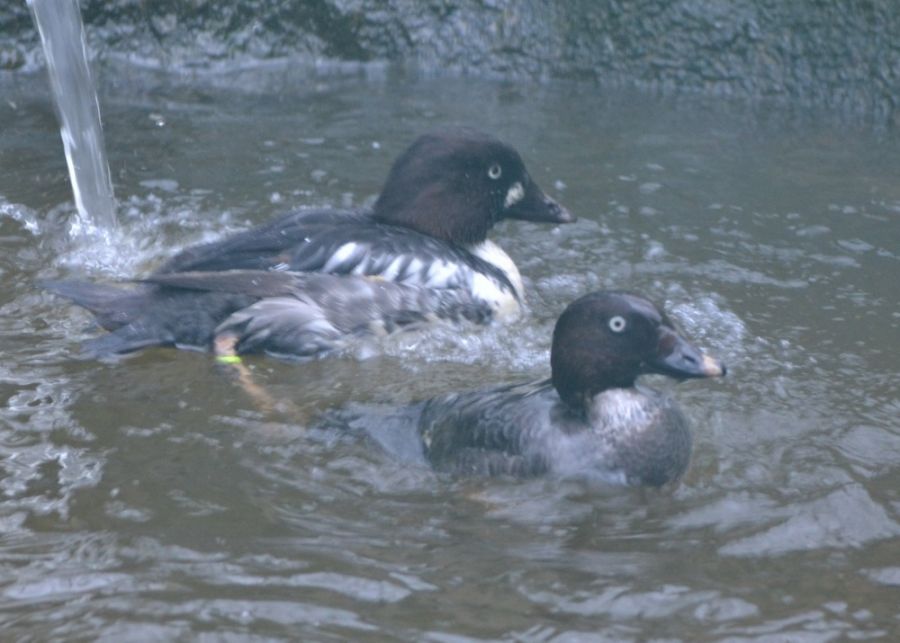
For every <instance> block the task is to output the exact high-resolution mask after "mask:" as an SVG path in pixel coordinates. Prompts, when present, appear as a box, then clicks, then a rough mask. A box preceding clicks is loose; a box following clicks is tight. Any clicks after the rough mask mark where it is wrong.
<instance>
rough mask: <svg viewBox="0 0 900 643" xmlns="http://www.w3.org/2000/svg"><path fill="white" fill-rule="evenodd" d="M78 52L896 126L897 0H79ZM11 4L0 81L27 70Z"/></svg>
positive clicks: (5, 8) (26, 44)
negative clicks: (279, 62) (435, 79)
mask: <svg viewBox="0 0 900 643" xmlns="http://www.w3.org/2000/svg"><path fill="white" fill-rule="evenodd" d="M81 4H82V11H83V15H84V17H85V21H86V26H87V30H88V34H89V39H90V44H91V48H92V50H93V51H94V53H95V54H96V55H97V56H99V57H100V58H101V59H102V58H103V57H105V56H111V55H113V56H118V57H120V58H125V59H128V60H132V61H134V62H139V63H141V64H151V65H155V66H157V65H158V66H162V67H172V68H184V67H189V68H196V67H201V68H202V67H216V66H222V65H225V66H228V65H231V64H240V63H243V62H247V61H253V60H261V59H269V58H284V57H291V58H297V59H300V60H304V61H310V62H317V63H321V62H331V61H340V62H374V61H387V62H401V63H406V64H411V65H414V66H415V67H417V68H421V69H423V70H426V71H431V70H440V71H441V72H442V73H443V72H445V71H447V70H449V71H452V72H458V73H466V74H470V73H471V74H478V75H482V76H500V77H508V78H520V77H527V78H531V79H547V78H576V79H587V80H593V81H598V82H602V83H609V84H626V85H634V86H640V87H647V88H653V89H658V90H661V91H666V92H668V91H685V90H687V91H698V92H707V93H713V94H717V95H725V96H739V97H749V98H762V97H766V98H775V99H783V100H786V101H791V102H802V103H809V104H816V105H822V106H826V107H829V108H836V109H840V110H844V111H849V112H852V113H854V114H863V115H866V116H871V117H873V118H875V119H877V120H879V121H882V122H886V123H893V122H896V121H898V120H900V117H898V112H897V107H898V100H900V2H898V0H853V1H848V0H561V1H559V2H552V1H548V0H231V1H229V0H153V1H150V0H82V3H81ZM40 64H41V55H40V48H39V46H38V41H37V37H36V34H35V30H34V27H33V26H32V24H31V17H30V14H29V11H28V9H27V6H26V4H25V1H24V0H0V70H13V71H16V70H19V71H26V72H27V71H33V70H34V69H36V68H39V67H40Z"/></svg>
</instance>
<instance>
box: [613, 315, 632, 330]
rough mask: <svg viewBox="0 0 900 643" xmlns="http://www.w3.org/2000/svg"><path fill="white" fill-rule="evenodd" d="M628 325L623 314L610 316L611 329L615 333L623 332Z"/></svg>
mask: <svg viewBox="0 0 900 643" xmlns="http://www.w3.org/2000/svg"><path fill="white" fill-rule="evenodd" d="M627 325H628V324H627V322H626V321H625V318H624V317H622V316H621V315H616V316H615V317H610V318H609V329H610V330H611V331H612V332H614V333H621V332H622V331H623V330H625V327H626V326H627Z"/></svg>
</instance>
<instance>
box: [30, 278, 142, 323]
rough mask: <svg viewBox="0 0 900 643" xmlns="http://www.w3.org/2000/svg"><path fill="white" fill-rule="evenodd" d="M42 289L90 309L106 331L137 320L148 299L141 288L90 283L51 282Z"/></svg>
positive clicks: (76, 281) (74, 281) (44, 284)
mask: <svg viewBox="0 0 900 643" xmlns="http://www.w3.org/2000/svg"><path fill="white" fill-rule="evenodd" d="M41 286H42V287H43V288H45V289H46V290H48V291H50V292H52V293H54V294H56V295H59V296H61V297H65V298H66V299H68V300H70V301H72V302H74V303H75V304H77V305H78V306H81V307H82V308H85V309H87V310H89V311H90V312H91V313H93V314H94V316H95V317H96V318H97V323H99V324H100V325H101V326H102V327H103V328H105V329H106V330H116V329H117V328H121V327H122V326H125V325H127V324H129V323H131V322H132V321H134V320H135V319H136V318H137V317H138V314H139V313H140V311H141V309H142V307H143V303H144V302H145V299H146V298H145V296H144V294H143V293H142V292H141V290H140V289H136V290H130V289H124V288H120V287H118V286H112V285H109V284H96V283H91V282H88V281H78V280H73V281H57V280H48V281H43V282H41Z"/></svg>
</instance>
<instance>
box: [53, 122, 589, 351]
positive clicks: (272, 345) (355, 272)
mask: <svg viewBox="0 0 900 643" xmlns="http://www.w3.org/2000/svg"><path fill="white" fill-rule="evenodd" d="M503 219H520V220H526V221H543V222H547V223H567V222H571V221H574V220H575V218H574V217H573V216H572V215H571V214H570V213H569V212H568V211H567V210H566V209H565V208H563V207H562V206H561V205H559V204H558V203H556V202H555V201H554V200H553V199H551V198H550V197H548V196H546V195H545V194H544V193H543V192H542V191H541V189H540V188H539V187H538V186H537V184H536V183H535V182H534V181H533V180H532V179H531V177H530V176H529V174H528V172H527V170H526V169H525V165H524V163H523V162H522V159H521V157H520V156H519V154H518V152H516V150H515V149H513V148H512V147H511V146H509V145H507V144H505V143H503V142H501V141H499V140H498V139H496V138H494V137H491V136H489V135H487V134H484V133H481V132H478V131H475V130H470V129H454V130H445V131H439V132H435V133H431V134H426V135H423V136H421V137H419V138H418V139H417V140H416V141H415V142H414V143H413V144H412V145H411V146H410V147H409V149H407V150H406V151H405V152H404V153H403V154H402V155H401V156H400V157H399V158H398V159H397V160H396V162H395V163H394V165H393V167H392V168H391V170H390V173H389V174H388V177H387V180H386V182H385V184H384V187H383V189H382V191H381V194H380V195H379V197H378V199H377V201H376V202H375V205H374V208H373V209H372V210H371V211H342V210H334V209H305V210H300V211H297V212H291V213H289V214H287V215H285V216H282V217H280V218H277V219H275V220H274V221H272V222H270V223H267V224H263V225H261V226H258V227H255V228H251V229H249V230H247V231H244V232H240V233H238V234H235V235H232V236H230V237H227V238H225V239H223V240H220V241H216V242H213V243H208V244H203V245H198V246H194V247H192V248H188V249H186V250H184V251H182V252H181V253H179V254H177V255H176V256H175V257H173V258H172V259H171V260H169V261H168V262H167V263H166V264H164V265H163V266H162V268H160V269H159V270H158V271H157V272H156V273H154V274H152V275H150V276H149V277H146V278H144V279H141V280H138V284H137V287H135V288H131V289H123V288H120V287H118V286H111V285H105V284H91V283H86V282H80V281H62V282H48V283H47V284H46V285H47V287H48V288H49V289H50V290H52V291H54V292H56V293H58V294H61V295H63V296H65V297H67V298H69V299H71V300H73V301H74V302H75V303H76V304H78V305H81V306H83V307H85V308H87V309H88V310H90V311H91V312H92V313H94V315H95V316H96V318H97V321H98V322H99V324H100V325H101V326H102V327H103V328H105V329H107V330H109V331H111V332H110V333H109V334H108V335H105V336H102V337H100V338H98V339H95V340H92V341H91V342H89V343H88V345H87V349H88V350H89V351H90V352H92V353H94V354H110V353H127V352H131V351H134V350H138V349H141V348H145V347H148V346H161V345H168V346H178V347H184V348H195V349H201V350H215V351H216V352H222V351H225V352H236V353H251V352H266V353H271V354H277V355H280V356H300V357H306V356H312V355H317V354H319V353H322V352H325V351H328V350H331V349H332V348H335V347H338V345H339V344H340V342H341V340H342V339H346V338H347V337H349V336H353V335H359V334H370V333H375V334H380V333H385V332H392V331H394V330H396V329H399V328H408V327H410V326H414V325H420V324H423V323H427V322H430V321H433V320H435V319H444V320H450V321H457V320H460V319H466V320H469V321H473V322H476V323H487V322H490V321H492V320H495V319H499V320H505V319H509V318H512V317H515V316H516V315H517V314H518V312H519V310H520V306H521V304H522V302H523V300H524V289H523V286H522V279H521V275H520V274H519V271H518V269H517V268H516V265H515V263H514V262H513V261H512V259H511V258H510V257H509V255H507V254H506V253H505V252H504V251H503V250H502V249H500V247H499V246H497V245H496V244H495V243H493V242H491V241H490V240H488V239H487V234H488V232H489V231H490V229H491V228H492V227H493V226H494V225H495V224H496V223H497V222H499V221H501V220H503Z"/></svg>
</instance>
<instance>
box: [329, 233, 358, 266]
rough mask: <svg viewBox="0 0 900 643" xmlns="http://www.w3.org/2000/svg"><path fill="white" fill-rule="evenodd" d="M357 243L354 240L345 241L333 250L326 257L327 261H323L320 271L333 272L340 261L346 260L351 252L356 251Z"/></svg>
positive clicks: (351, 254)
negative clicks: (331, 253)
mask: <svg viewBox="0 0 900 643" xmlns="http://www.w3.org/2000/svg"><path fill="white" fill-rule="evenodd" d="M357 247H358V246H357V244H356V243H354V242H352V241H351V242H350V243H345V244H344V245H342V246H341V247H340V248H338V249H337V250H335V251H334V254H333V255H331V256H330V257H329V258H328V261H326V262H325V265H324V266H322V272H333V271H334V270H335V269H336V268H338V267H340V265H341V264H342V263H344V262H345V261H347V260H348V259H349V258H350V257H352V256H353V253H355V252H356V249H357Z"/></svg>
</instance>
